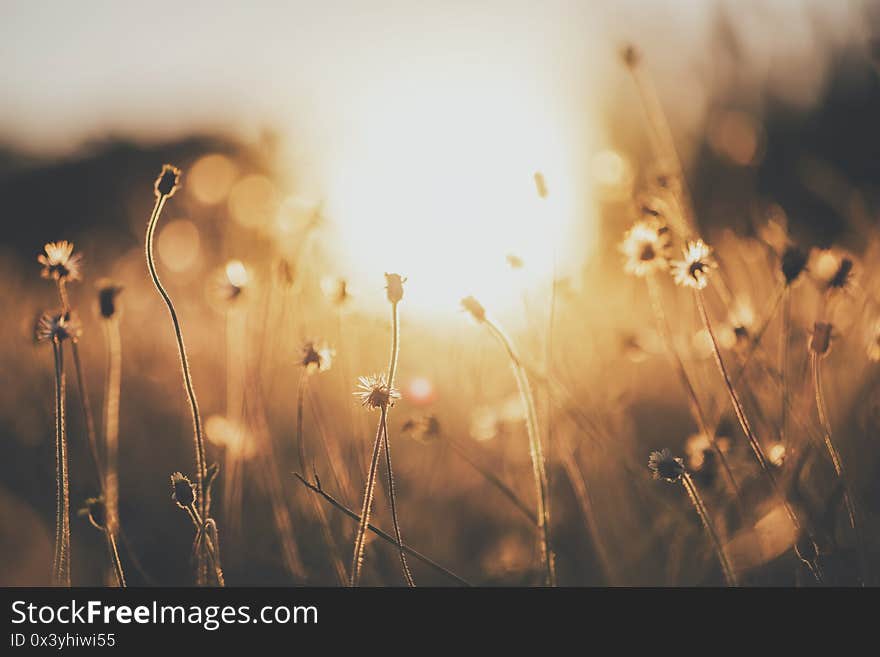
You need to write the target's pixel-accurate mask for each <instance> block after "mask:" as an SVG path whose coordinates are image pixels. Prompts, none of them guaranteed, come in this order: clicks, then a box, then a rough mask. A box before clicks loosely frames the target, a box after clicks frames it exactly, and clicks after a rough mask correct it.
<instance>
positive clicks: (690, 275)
mask: <svg viewBox="0 0 880 657" xmlns="http://www.w3.org/2000/svg"><path fill="white" fill-rule="evenodd" d="M683 253H684V260H676V261H675V262H673V263H672V275H673V276H674V277H675V282H676V283H677V284H678V285H682V286H685V287H691V288H693V289H695V290H702V289H703V288H705V287H706V285H708V282H709V271H710V270H711V269H714V268H715V267H717V266H718V265H717V264H716V263H715V260H714V259H713V258H712V248H711V247H710V246H709V245H708V244H706V243H705V242H704V241H703V240H697V241H696V242H688V244H687V246H685V247H684V249H683Z"/></svg>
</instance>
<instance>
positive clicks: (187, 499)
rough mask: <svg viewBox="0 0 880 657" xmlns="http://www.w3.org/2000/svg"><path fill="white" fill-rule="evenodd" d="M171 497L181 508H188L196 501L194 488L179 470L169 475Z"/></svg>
mask: <svg viewBox="0 0 880 657" xmlns="http://www.w3.org/2000/svg"><path fill="white" fill-rule="evenodd" d="M171 499H172V500H174V502H175V503H176V504H177V506H179V507H180V508H181V509H188V508H190V507H191V506H192V505H193V504H195V502H196V489H195V487H194V486H193V484H192V482H191V481H190V480H189V478H188V477H187V476H186V475H185V474H182V473H180V472H175V473H173V474H172V475H171Z"/></svg>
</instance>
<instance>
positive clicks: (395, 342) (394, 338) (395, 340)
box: [381, 301, 416, 587]
mask: <svg viewBox="0 0 880 657" xmlns="http://www.w3.org/2000/svg"><path fill="white" fill-rule="evenodd" d="M397 305H398V302H396V301H394V302H392V303H391V356H390V357H389V362H388V381H387V383H388V389H389V390H391V388H392V387H393V386H394V377H395V376H396V375H397V359H398V357H399V356H400V315H399V312H398V309H397ZM381 422H382V436H383V438H382V440H383V443H384V445H385V469H386V470H387V472H388V499H389V501H390V503H391V520H392V524H393V525H394V534H395V536H396V537H397V544H398V546H401V545H403V539H402V538H401V537H400V521H399V520H398V517H397V495H396V494H395V491H394V471H393V470H392V469H391V442H390V440H389V439H388V412H387V410H386V411H385V412H384V413H382V418H381ZM398 552H399V554H400V565H401V566H402V568H403V577H404V579H405V580H406V584H407V586H410V587H412V586H415V585H416V584H415V581H414V580H413V576H412V573H411V572H410V569H409V565H408V564H407V563H406V553H405V552H404V551H403V548H400V549H399V550H398Z"/></svg>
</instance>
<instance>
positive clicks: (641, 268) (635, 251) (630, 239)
mask: <svg viewBox="0 0 880 657" xmlns="http://www.w3.org/2000/svg"><path fill="white" fill-rule="evenodd" d="M620 251H621V252H622V253H623V255H624V256H626V262H625V263H624V269H625V270H626V272H627V273H629V274H633V275H634V276H640V277H642V276H647V275H648V274H651V273H653V272H654V271H658V270H662V269H666V267H667V265H668V263H669V260H668V253H669V229H668V228H667V227H666V226H665V225H664V224H663V223H662V222H661V221H659V220H657V219H654V218H649V219H642V220H639V221H637V222H635V223H634V224H633V225H632V228H630V229H629V230H628V231H626V234H625V235H624V236H623V242H622V243H621V245H620Z"/></svg>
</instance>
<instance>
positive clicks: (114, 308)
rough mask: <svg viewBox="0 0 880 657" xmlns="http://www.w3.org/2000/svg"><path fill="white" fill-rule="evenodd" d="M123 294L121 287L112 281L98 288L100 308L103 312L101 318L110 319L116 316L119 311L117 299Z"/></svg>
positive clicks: (105, 282)
mask: <svg viewBox="0 0 880 657" xmlns="http://www.w3.org/2000/svg"><path fill="white" fill-rule="evenodd" d="M120 292H122V286H121V285H115V284H113V283H111V282H110V281H102V282H101V285H100V287H99V288H98V307H99V308H100V310H101V317H104V318H105V319H110V318H111V317H113V316H115V315H116V313H117V312H118V310H119V306H118V304H117V303H116V297H118V296H119V293H120Z"/></svg>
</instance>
